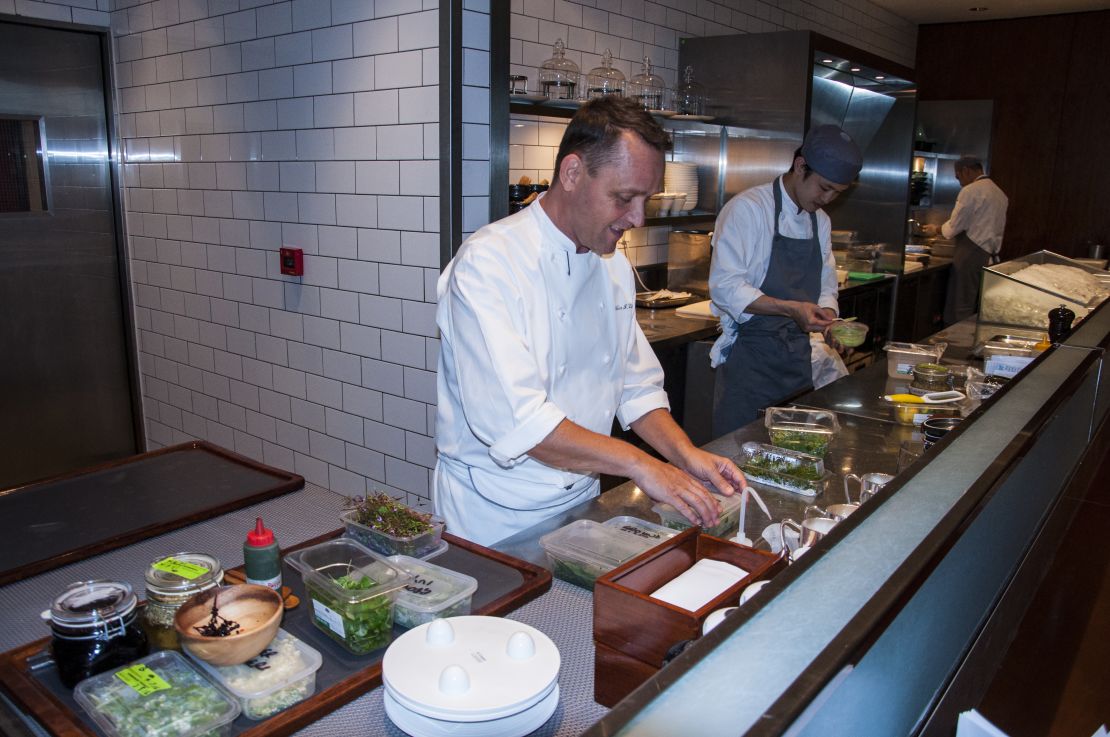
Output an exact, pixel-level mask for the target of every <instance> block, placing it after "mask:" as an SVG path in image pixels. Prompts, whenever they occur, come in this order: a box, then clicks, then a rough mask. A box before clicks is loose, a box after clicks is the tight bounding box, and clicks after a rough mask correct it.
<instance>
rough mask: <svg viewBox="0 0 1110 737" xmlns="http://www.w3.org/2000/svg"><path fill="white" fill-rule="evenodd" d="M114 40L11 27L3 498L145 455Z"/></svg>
mask: <svg viewBox="0 0 1110 737" xmlns="http://www.w3.org/2000/svg"><path fill="white" fill-rule="evenodd" d="M106 43H107V38H106V36H105V35H104V34H101V33H98V32H94V31H93V32H86V31H80V30H69V29H59V28H50V27H41V26H35V25H27V24H22V23H15V22H7V21H3V22H0V489H3V488H7V487H9V486H14V485H17V484H21V483H23V482H26V481H30V480H32V479H37V478H43V477H46V476H51V475H55V474H59V473H64V472H66V471H71V470H74V469H76V468H80V467H83V466H87V465H91V464H94V463H96V462H99V461H104V460H108V459H112V458H118V457H120V456H124V455H128V454H131V453H135V452H137V451H138V450H139V447H140V438H141V425H140V424H139V421H138V414H137V412H136V409H137V407H138V401H137V394H136V392H135V391H134V387H135V386H137V383H136V379H135V375H136V372H135V364H134V355H135V353H134V346H133V340H132V337H131V336H132V329H131V321H130V306H129V298H128V293H127V290H126V287H125V285H126V272H125V269H124V262H123V259H122V249H121V247H120V241H119V230H120V223H119V206H118V205H119V203H118V196H117V192H118V190H117V186H116V156H115V151H114V141H113V138H112V135H111V126H110V120H111V118H110V112H109V111H110V105H109V97H108V95H107V89H108V84H107V82H108V80H109V79H110V77H109V75H108V74H107V69H108V56H107V53H106V51H105V46H104V45H105V44H106Z"/></svg>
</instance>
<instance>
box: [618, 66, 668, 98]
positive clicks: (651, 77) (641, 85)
mask: <svg viewBox="0 0 1110 737" xmlns="http://www.w3.org/2000/svg"><path fill="white" fill-rule="evenodd" d="M642 66H643V69H642V71H641V72H640V73H639V74H637V75H636V76H634V77H633V78H632V79H630V80H628V84H627V85H626V87H625V90H626V91H627V95H626V96H627V97H631V98H632V99H633V100H635V101H636V102H638V103H640V104H641V105H642V106H643V108H644V109H645V110H664V109H666V108H667V106H668V105H669V104H670V100H669V99H668V98H669V97H670V95H669V94H668V93H669V90H668V89H667V82H666V81H665V80H664V79H663V78H662V77H660V76H659V75H658V74H655V73H654V72H653V71H652V65H651V60H650V59H648V57H646V56H645V57H644V61H643V65H642Z"/></svg>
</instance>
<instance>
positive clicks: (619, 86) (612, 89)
mask: <svg viewBox="0 0 1110 737" xmlns="http://www.w3.org/2000/svg"><path fill="white" fill-rule="evenodd" d="M623 94H624V72H622V71H621V70H620V69H617V68H616V67H614V66H613V52H611V51H609V49H605V53H604V54H602V55H601V66H599V67H594V68H593V69H591V70H590V73H589V75H587V77H586V96H587V97H588V98H589V99H591V100H592V99H594V98H595V97H608V96H609V95H616V96H617V97H620V96H621V95H623Z"/></svg>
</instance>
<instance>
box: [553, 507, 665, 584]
mask: <svg viewBox="0 0 1110 737" xmlns="http://www.w3.org/2000/svg"><path fill="white" fill-rule="evenodd" d="M540 546H541V547H542V548H543V549H544V552H545V553H546V554H547V559H548V561H549V562H550V563H551V569H552V573H553V574H554V576H555V577H556V578H560V579H562V580H564V581H567V582H568V583H573V584H575V585H577V586H581V587H582V588H586V589H592V588H593V585H594V581H596V580H597V577H598V576H604V575H605V574H606V573H608V572H609V571H611V570H613V569H614V568H616V567H617V566H619V565H620V564H621V563H624V562H625V561H626V560H629V559H630V558H634V557H636V556H637V555H639V554H640V553H642V552H644V551H645V550H647V549H648V548H650V547H651V545H650V544H648V545H645V544H644V542H643V541H641V540H639V539H637V538H635V537H633V536H632V535H628V534H625V533H621V532H618V531H617V530H614V529H611V528H608V527H605V526H604V525H602V524H601V523H599V522H594V521H593V520H588V519H580V520H575V521H574V522H571V523H570V524H569V525H564V526H562V527H560V528H559V529H557V530H555V531H554V532H549V533H547V534H546V535H544V536H543V537H541V538H540Z"/></svg>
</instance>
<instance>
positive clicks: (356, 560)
mask: <svg viewBox="0 0 1110 737" xmlns="http://www.w3.org/2000/svg"><path fill="white" fill-rule="evenodd" d="M285 559H286V561H288V562H289V565H291V566H293V567H294V568H295V569H297V570H298V571H300V572H301V575H302V576H303V578H304V586H305V593H306V594H307V596H308V598H309V599H310V600H311V605H312V621H313V623H314V624H315V625H316V627H318V628H319V629H320V630H321V631H323V632H324V633H325V634H326V635H327V636H328V637H330V638H332V639H333V640H335V641H337V642H338V643H339V644H341V645H343V647H345V648H347V649H348V650H350V651H351V652H352V653H354V654H355V655H364V654H366V653H369V652H372V651H374V650H377V649H378V648H381V647H385V646H386V645H388V644H389V642H390V639H391V638H392V634H393V603H394V600H395V599H396V598H397V595H398V593H399V592H400V590H401V589H403V588H404V587H405V586H406V585H407V584H408V583H409V582H410V580H411V577H410V576H409V575H408V574H407V573H405V572H404V571H402V570H401V569H400V568H397V567H396V566H394V565H393V564H392V563H390V562H389V561H387V560H386V559H384V558H382V557H381V556H379V555H378V554H377V553H374V552H373V551H371V550H370V549H368V548H367V547H366V546H364V545H361V544H360V543H358V542H356V541H354V540H349V539H347V538H339V539H338V540H329V541H328V542H325V543H320V544H319V545H314V546H312V547H310V548H305V549H303V550H298V551H296V552H293V553H290V554H289V555H287V556H286V558H285Z"/></svg>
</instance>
